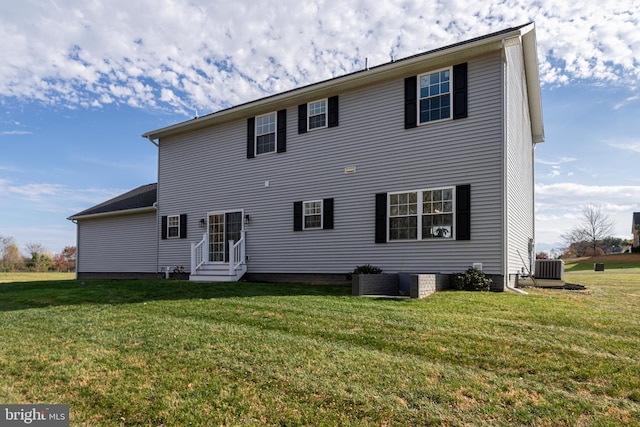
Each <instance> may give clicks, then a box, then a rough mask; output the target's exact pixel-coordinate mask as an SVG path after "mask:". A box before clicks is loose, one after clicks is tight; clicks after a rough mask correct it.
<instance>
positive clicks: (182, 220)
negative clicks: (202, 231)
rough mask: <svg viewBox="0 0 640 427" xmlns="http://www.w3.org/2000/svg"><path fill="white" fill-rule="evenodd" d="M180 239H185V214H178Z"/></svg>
mask: <svg viewBox="0 0 640 427" xmlns="http://www.w3.org/2000/svg"><path fill="white" fill-rule="evenodd" d="M180 238H181V239H186V238H187V214H180Z"/></svg>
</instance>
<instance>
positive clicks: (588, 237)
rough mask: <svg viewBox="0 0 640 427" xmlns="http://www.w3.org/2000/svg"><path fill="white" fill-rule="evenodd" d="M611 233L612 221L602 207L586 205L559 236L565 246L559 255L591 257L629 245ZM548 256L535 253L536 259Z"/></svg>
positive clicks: (542, 253)
mask: <svg viewBox="0 0 640 427" xmlns="http://www.w3.org/2000/svg"><path fill="white" fill-rule="evenodd" d="M612 234H613V221H612V220H611V218H609V216H608V215H607V214H606V213H605V212H604V210H603V208H602V207H601V206H595V205H592V204H589V205H586V206H585V207H584V208H583V209H582V216H581V218H580V220H579V221H578V222H577V223H576V225H575V226H574V227H573V228H572V229H571V230H569V231H567V232H566V233H563V234H562V235H561V236H560V237H561V238H562V240H563V242H564V244H565V246H564V247H563V248H562V250H561V252H560V254H559V255H560V257H561V258H575V257H592V256H599V255H607V254H611V253H615V252H618V253H619V252H622V251H624V250H626V249H627V248H628V247H629V246H631V242H630V241H629V240H626V239H621V238H618V237H613V236H612ZM634 249H635V248H634ZM556 255H558V254H557V253H556ZM548 257H549V256H548V255H547V254H546V253H544V252H541V253H538V254H536V258H538V259H540V258H548Z"/></svg>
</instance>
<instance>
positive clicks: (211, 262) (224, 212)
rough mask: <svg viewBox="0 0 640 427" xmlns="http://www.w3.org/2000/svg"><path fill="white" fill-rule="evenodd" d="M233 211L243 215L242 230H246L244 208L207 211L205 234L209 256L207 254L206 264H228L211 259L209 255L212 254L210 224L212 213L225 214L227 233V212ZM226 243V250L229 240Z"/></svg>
mask: <svg viewBox="0 0 640 427" xmlns="http://www.w3.org/2000/svg"><path fill="white" fill-rule="evenodd" d="M233 212H240V217H241V219H240V223H241V224H242V229H241V230H240V231H241V232H243V231H245V224H244V209H227V210H222V211H211V212H207V223H206V225H205V232H204V234H205V235H206V237H207V256H206V260H205V264H227V262H225V261H209V256H210V255H211V254H210V252H209V247H210V246H211V233H209V226H210V222H209V219H210V218H211V216H212V215H223V216H224V220H225V234H226V224H227V217H226V214H228V213H233ZM224 245H225V246H224V248H225V251H226V249H227V248H228V245H229V242H224Z"/></svg>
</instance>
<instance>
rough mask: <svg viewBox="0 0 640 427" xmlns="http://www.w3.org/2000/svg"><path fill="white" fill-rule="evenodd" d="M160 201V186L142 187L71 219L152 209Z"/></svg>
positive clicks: (148, 185)
mask: <svg viewBox="0 0 640 427" xmlns="http://www.w3.org/2000/svg"><path fill="white" fill-rule="evenodd" d="M157 199H158V184H156V183H154V184H147V185H142V186H140V187H138V188H136V189H133V190H131V191H128V192H126V193H124V194H121V195H119V196H116V197H114V198H113V199H110V200H107V201H106V202H103V203H100V204H99V205H96V206H93V207H91V208H89V209H86V210H84V211H82V212H79V213H77V214H75V215H72V216H70V217H69V219H76V218H78V217H83V216H87V215H95V214H100V213H108V212H119V211H126V210H130V209H140V208H148V207H152V206H153V204H154V203H155V202H156V200H157Z"/></svg>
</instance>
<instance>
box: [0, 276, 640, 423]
mask: <svg viewBox="0 0 640 427" xmlns="http://www.w3.org/2000/svg"><path fill="white" fill-rule="evenodd" d="M567 276H569V277H568V278H567V280H568V281H571V282H573V283H582V284H585V285H586V286H587V287H588V292H572V291H560V290H542V289H530V290H529V292H530V294H529V295H518V294H515V293H471V292H441V293H438V294H435V295H433V296H431V297H430V298H427V299H424V300H420V301H417V300H386V299H369V298H354V297H351V296H349V294H350V289H347V288H340V287H323V286H302V285H274V284H260V283H232V284H197V283H188V282H176V281H142V280H131V281H89V280H87V281H84V284H82V283H83V282H79V281H75V280H66V281H44V282H23V283H5V284H0V325H2V335H1V337H2V339H1V340H0V372H1V373H2V375H1V376H0V402H2V403H68V404H70V408H71V425H74V426H75V425H86V426H118V425H123V426H125V425H126V426H137V425H141V426H187V425H193V426H200V425H234V426H236V425H247V426H249V425H452V426H453V425H504V426H512V425H540V426H559V425H571V426H573V425H603V426H607V425H638V424H640V273H632V274H629V273H625V272H622V273H621V272H619V271H605V272H604V273H589V272H584V273H568V274H567Z"/></svg>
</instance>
